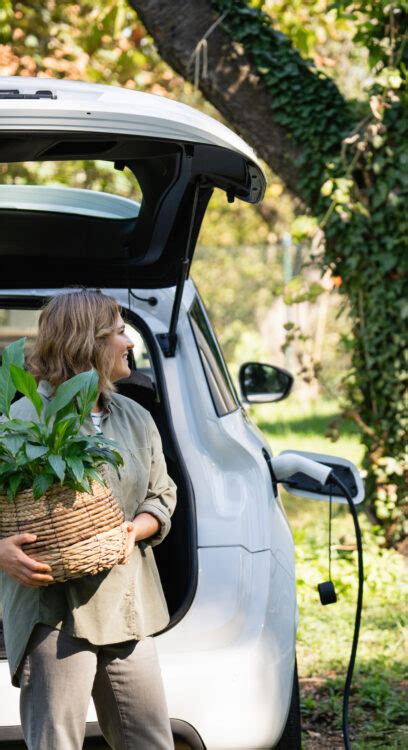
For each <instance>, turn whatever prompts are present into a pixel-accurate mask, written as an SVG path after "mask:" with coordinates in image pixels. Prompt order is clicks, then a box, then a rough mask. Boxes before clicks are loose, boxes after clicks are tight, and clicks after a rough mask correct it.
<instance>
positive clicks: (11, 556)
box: [0, 534, 54, 588]
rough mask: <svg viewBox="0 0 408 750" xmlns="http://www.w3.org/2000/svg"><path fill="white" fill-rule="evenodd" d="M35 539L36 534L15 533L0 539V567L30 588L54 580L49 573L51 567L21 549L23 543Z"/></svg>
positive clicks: (47, 583) (45, 584)
mask: <svg viewBox="0 0 408 750" xmlns="http://www.w3.org/2000/svg"><path fill="white" fill-rule="evenodd" d="M36 539H37V536H36V534H15V535H14V536H8V537H6V538H5V539H1V540H0V568H1V569H2V570H4V572H5V573H7V575H9V576H11V577H12V578H15V579H16V581H18V582H19V583H22V584H23V586H30V587H31V588H38V587H39V586H48V585H49V584H50V583H53V582H54V579H53V577H52V575H50V573H51V567H50V566H49V565H47V564H46V563H42V562H36V560H33V559H32V557H29V556H28V555H26V554H25V552H24V551H23V549H22V546H23V544H30V543H32V542H35V540H36Z"/></svg>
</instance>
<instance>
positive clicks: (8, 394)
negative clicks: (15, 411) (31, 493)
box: [0, 337, 26, 416]
mask: <svg viewBox="0 0 408 750" xmlns="http://www.w3.org/2000/svg"><path fill="white" fill-rule="evenodd" d="M25 342H26V339H25V337H24V338H21V339H18V341H13V343H12V344H9V345H8V346H6V348H5V349H4V351H3V355H2V365H1V367H0V413H2V414H6V415H7V416H10V406H11V402H12V400H13V398H14V396H15V395H16V388H15V385H14V383H13V381H12V378H11V374H10V365H11V364H15V365H18V366H20V367H23V364H24V346H25Z"/></svg>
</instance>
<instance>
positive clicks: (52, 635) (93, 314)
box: [0, 290, 176, 750]
mask: <svg viewBox="0 0 408 750" xmlns="http://www.w3.org/2000/svg"><path fill="white" fill-rule="evenodd" d="M132 347H133V344H132V342H131V341H130V339H129V338H128V337H127V335H126V333H125V327H124V323H123V319H122V317H121V310H120V307H119V305H118V304H117V302H116V301H115V300H114V299H113V298H111V297H108V296H105V295H103V294H102V293H100V292H93V291H88V290H85V291H81V292H69V293H64V294H60V295H58V296H56V297H54V298H53V299H52V300H51V301H50V302H49V303H48V304H47V305H46V306H45V307H44V309H43V310H42V312H41V315H40V319H39V331H38V337H37V339H36V343H35V345H34V348H33V350H32V352H31V355H30V357H29V358H28V361H27V366H28V369H29V370H30V371H31V372H32V373H33V375H34V376H35V378H36V380H37V382H39V384H38V391H39V393H40V395H41V397H42V399H43V400H45V401H46V400H47V398H48V399H49V397H50V395H51V393H52V392H53V390H54V389H55V388H56V387H57V386H58V385H59V384H60V383H62V382H64V381H65V380H67V379H68V378H70V377H72V376H73V375H75V374H77V373H79V372H84V371H86V370H90V369H91V368H94V369H95V370H96V371H97V372H98V374H99V393H98V398H97V401H96V403H95V407H94V409H93V410H92V414H91V415H90V416H89V417H88V418H87V420H86V421H85V423H84V425H83V427H82V428H81V431H83V432H85V433H87V434H92V433H94V432H95V430H96V431H97V432H99V431H102V432H103V433H104V435H105V436H106V437H109V438H113V439H114V440H115V441H116V442H117V444H118V446H119V450H120V453H121V454H122V457H123V458H124V465H123V467H121V469H120V479H119V478H118V476H117V473H116V471H115V470H114V469H113V468H112V467H108V472H109V479H110V483H111V486H112V489H113V493H114V495H115V496H116V498H117V500H118V502H119V503H120V505H121V507H122V509H123V511H124V514H125V518H126V522H127V529H128V541H127V550H126V556H125V560H124V564H122V565H115V566H114V567H113V568H112V569H111V570H109V571H103V572H102V573H99V574H97V575H95V576H84V577H83V578H80V579H76V580H73V581H67V582H66V583H53V579H52V575H51V568H50V567H49V566H48V565H45V564H42V563H39V562H36V561H35V560H33V559H31V558H30V557H28V556H27V555H26V554H25V552H24V549H23V545H24V544H26V543H28V542H32V541H34V540H35V535H32V534H19V535H16V536H13V537H8V538H6V539H3V540H1V541H0V569H1V571H2V574H1V595H2V603H3V622H4V634H5V641H6V649H7V656H8V659H9V663H10V669H11V674H12V682H13V684H14V685H16V686H18V685H19V686H20V687H21V697H20V712H21V722H22V727H23V733H24V737H25V740H26V743H27V745H28V748H29V750H80V748H82V745H83V739H84V734H85V723H86V714H87V710H88V706H89V702H90V698H91V695H92V697H93V700H94V703H95V707H96V711H97V715H98V720H99V724H100V727H101V730H102V732H103V735H104V737H105V738H106V740H107V742H108V743H109V745H110V746H111V747H112V748H113V749H114V750H127V749H128V748H129V750H154V749H156V748H157V749H158V750H159V749H160V750H168V749H169V748H173V747H174V745H173V740H172V734H171V729H170V722H169V718H168V713H167V707H166V701H165V696H164V690H163V685H162V681H161V674H160V668H159V664H158V659H157V654H156V651H155V645H154V641H153V638H149V637H148V636H149V635H150V634H151V633H154V632H157V631H159V630H161V629H162V628H163V627H165V626H166V624H167V623H168V619H169V618H168V611H167V606H166V602H165V599H164V595H163V591H162V588H161V583H160V579H159V575H158V571H157V568H156V565H155V561H154V556H153V552H152V549H151V548H152V546H153V545H155V544H158V543H160V542H161V541H162V540H163V539H164V537H165V536H166V535H167V534H168V532H169V529H170V518H171V515H172V513H173V510H174V506H175V489H176V488H175V485H174V483H173V482H172V480H171V479H170V478H169V477H168V475H167V471H166V465H165V460H164V457H163V452H162V447H161V441H160V436H159V434H158V431H157V429H156V427H155V424H154V422H153V419H152V417H151V416H150V414H149V413H148V412H147V411H145V409H143V408H142V407H141V406H139V404H137V403H135V402H134V401H132V400H131V399H129V398H126V397H125V396H121V395H119V394H118V393H116V389H115V386H114V385H113V384H114V382H115V381H117V380H120V379H121V378H126V377H128V376H129V374H130V369H129V367H128V361H127V360H128V357H127V355H128V352H129V350H130V349H132ZM12 416H13V417H17V418H21V419H29V420H34V419H38V418H37V417H36V413H35V410H34V408H33V407H32V404H31V402H30V401H29V400H28V399H26V398H22V399H21V400H20V401H17V402H16V403H14V404H13V406H12ZM140 542H142V544H139V543H140Z"/></svg>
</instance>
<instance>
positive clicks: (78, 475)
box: [65, 456, 84, 482]
mask: <svg viewBox="0 0 408 750" xmlns="http://www.w3.org/2000/svg"><path fill="white" fill-rule="evenodd" d="M65 460H66V462H67V464H68V466H69V468H70V469H71V471H72V473H73V475H74V477H75V479H76V481H77V482H80V481H81V479H82V477H83V476H84V465H83V463H82V461H81V459H80V458H78V457H77V456H66V458H65Z"/></svg>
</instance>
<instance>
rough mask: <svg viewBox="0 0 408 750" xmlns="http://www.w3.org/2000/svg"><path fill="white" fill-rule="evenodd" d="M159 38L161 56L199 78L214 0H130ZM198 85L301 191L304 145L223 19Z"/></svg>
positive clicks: (189, 77)
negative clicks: (281, 120) (200, 47)
mask: <svg viewBox="0 0 408 750" xmlns="http://www.w3.org/2000/svg"><path fill="white" fill-rule="evenodd" d="M129 2H130V5H131V6H132V7H133V8H134V9H135V10H136V12H137V14H138V16H139V18H140V20H141V21H142V23H143V24H144V25H145V26H146V29H147V30H148V32H149V34H151V35H152V36H153V38H154V41H155V44H156V46H157V49H158V51H159V53H160V55H161V57H162V58H163V59H164V60H166V62H167V63H168V64H169V65H171V67H172V68H174V70H175V71H177V73H179V74H180V75H182V76H183V78H185V79H186V80H188V81H191V82H194V72H195V60H194V50H195V48H196V45H197V44H198V42H199V41H200V39H202V37H203V36H204V34H205V33H206V32H207V31H208V30H209V28H210V27H211V26H212V24H213V23H214V22H215V21H216V20H217V16H216V15H215V14H214V11H213V9H212V6H211V0H194V2H191V0H185V2H181V3H178V4H176V5H175V4H174V2H173V0H129ZM200 60H201V65H200V78H199V88H200V91H201V92H202V93H203V95H204V96H205V98H206V99H207V100H208V101H209V102H211V104H213V105H214V107H216V108H217V110H218V111H219V112H220V113H221V114H222V116H223V117H224V118H225V119H226V120H227V122H229V123H231V126H232V127H233V129H234V130H235V131H236V132H238V133H239V134H240V135H241V136H242V138H244V140H246V141H248V142H249V143H250V144H251V145H252V147H253V148H254V149H255V151H256V153H257V154H258V156H260V157H261V158H262V159H264V161H266V162H267V164H269V166H270V167H271V169H272V170H273V171H274V172H275V173H276V174H277V175H279V177H280V178H281V179H282V180H283V182H284V183H285V185H286V186H287V188H288V189H289V190H290V191H291V192H292V193H293V194H294V195H298V194H299V193H298V181H299V170H298V168H297V167H296V164H295V162H296V159H297V158H298V157H299V156H300V154H301V148H300V146H299V145H297V144H296V143H295V142H294V140H293V139H292V138H290V137H288V133H287V131H286V130H285V129H284V128H283V127H282V126H281V125H279V124H278V123H277V122H276V121H275V118H274V114H273V111H272V108H271V97H270V94H269V93H268V91H266V89H265V87H264V86H263V83H262V82H261V81H260V79H259V76H258V75H257V73H256V70H255V67H254V66H253V65H251V63H250V62H249V60H248V58H247V57H246V56H245V55H244V53H243V51H242V49H241V48H240V45H238V44H234V43H233V42H231V38H230V37H229V36H227V34H226V33H225V32H224V31H223V30H222V28H221V25H218V26H217V27H216V28H215V29H214V31H213V32H212V33H211V34H210V35H209V37H208V40H207V60H208V64H207V68H208V74H207V75H206V76H204V75H203V66H202V60H203V57H202V55H201V57H200Z"/></svg>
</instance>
